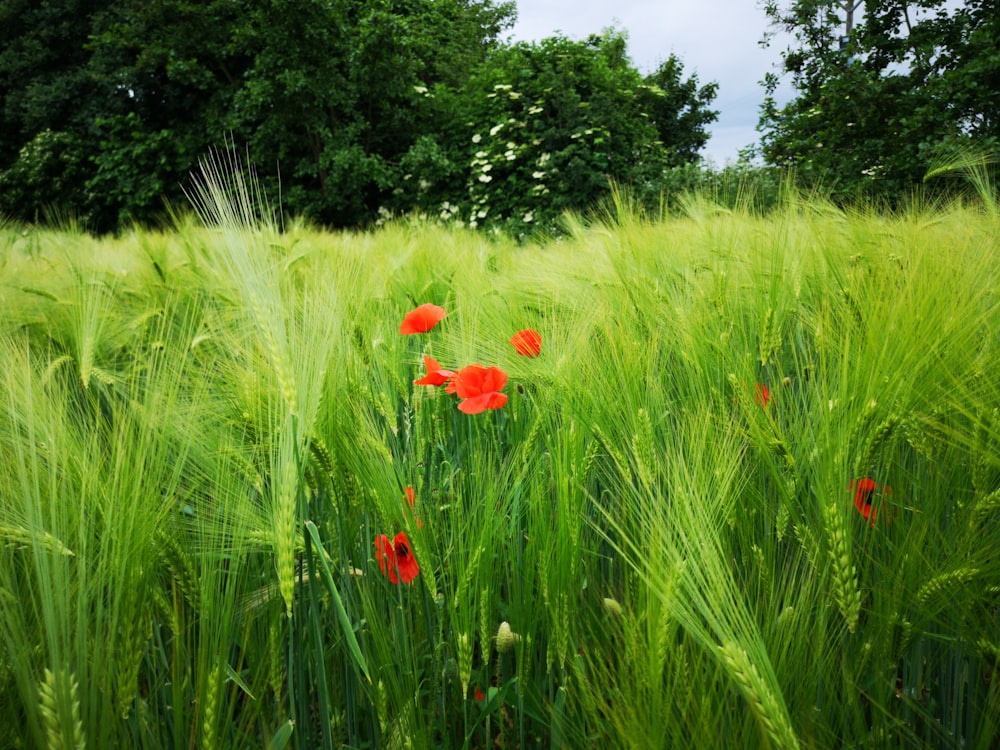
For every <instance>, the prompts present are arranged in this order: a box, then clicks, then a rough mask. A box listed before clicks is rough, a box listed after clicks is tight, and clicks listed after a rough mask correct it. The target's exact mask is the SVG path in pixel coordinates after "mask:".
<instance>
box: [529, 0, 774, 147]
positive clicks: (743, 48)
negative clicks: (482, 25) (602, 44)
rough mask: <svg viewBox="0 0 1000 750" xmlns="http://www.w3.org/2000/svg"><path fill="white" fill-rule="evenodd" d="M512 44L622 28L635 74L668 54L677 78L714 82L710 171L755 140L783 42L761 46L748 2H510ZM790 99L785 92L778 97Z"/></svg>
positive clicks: (761, 25)
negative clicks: (679, 69) (678, 69)
mask: <svg viewBox="0 0 1000 750" xmlns="http://www.w3.org/2000/svg"><path fill="white" fill-rule="evenodd" d="M517 15H518V18H517V23H516V24H515V25H514V28H513V29H512V30H511V32H510V36H511V39H512V40H513V41H536V40H539V39H543V38H545V37H548V36H552V35H553V34H554V33H556V32H557V31H558V32H561V33H562V34H564V35H565V36H568V37H569V38H571V39H585V38H586V37H587V36H588V35H590V34H595V33H599V32H600V31H601V30H602V29H605V28H607V27H609V26H614V27H615V28H617V29H619V30H621V31H625V32H626V33H627V34H628V39H629V44H628V46H629V55H630V57H631V58H632V62H633V63H634V64H635V66H636V67H637V68H638V69H639V70H640V71H641V72H642V73H651V72H652V71H653V70H655V68H656V67H657V65H659V63H660V62H662V61H663V60H665V59H667V58H668V57H669V56H670V54H671V53H673V54H675V55H677V57H678V58H680V61H681V63H682V64H683V66H684V77H685V78H686V77H688V76H690V75H691V74H695V75H697V76H698V83H699V84H700V85H703V84H706V83H709V82H711V81H716V82H717V83H718V84H719V92H718V95H717V96H716V98H715V101H714V102H713V103H712V108H713V109H716V110H718V111H719V119H718V120H717V121H716V122H715V123H713V124H712V125H711V126H710V130H711V134H712V137H711V139H710V140H709V142H708V145H707V146H706V147H705V149H704V151H703V152H702V153H703V154H704V156H706V157H707V158H709V159H711V160H712V161H713V162H715V164H716V165H717V166H724V165H725V163H726V162H727V161H735V160H736V158H737V155H738V152H739V150H740V149H741V148H743V147H745V146H748V145H749V144H751V143H754V142H756V141H757V139H758V136H759V134H758V133H757V132H756V130H755V127H756V125H757V121H758V119H759V108H760V104H761V102H762V101H763V100H764V88H763V87H762V86H761V85H760V81H761V80H763V78H764V75H765V74H766V73H768V72H777V70H776V69H775V68H774V65H775V63H777V62H779V61H780V59H781V56H780V52H781V50H782V49H783V48H784V46H785V45H784V44H782V42H781V41H780V38H778V39H776V40H775V41H774V42H772V44H771V46H770V47H769V48H767V49H762V48H761V47H760V45H759V43H758V42H759V41H760V39H761V37H762V36H764V33H765V32H766V31H768V26H767V19H766V17H765V16H764V11H763V10H762V9H761V7H760V4H759V3H758V2H755V0H518V2H517ZM788 98H791V96H790V89H787V88H783V89H782V90H780V91H779V95H778V99H779V101H781V100H782V99H788Z"/></svg>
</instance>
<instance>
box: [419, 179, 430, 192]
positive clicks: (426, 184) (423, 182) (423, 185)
mask: <svg viewBox="0 0 1000 750" xmlns="http://www.w3.org/2000/svg"><path fill="white" fill-rule="evenodd" d="M430 186H431V183H430V182H428V181H427V180H424V179H421V180H420V189H421V190H426V189H427V188H429V187H430Z"/></svg>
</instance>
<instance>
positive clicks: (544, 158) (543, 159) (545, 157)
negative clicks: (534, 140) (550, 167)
mask: <svg viewBox="0 0 1000 750" xmlns="http://www.w3.org/2000/svg"><path fill="white" fill-rule="evenodd" d="M550 158H552V154H542V155H541V156H539V157H538V166H542V165H543V164H544V163H545V162H547V161H548V160H549V159H550Z"/></svg>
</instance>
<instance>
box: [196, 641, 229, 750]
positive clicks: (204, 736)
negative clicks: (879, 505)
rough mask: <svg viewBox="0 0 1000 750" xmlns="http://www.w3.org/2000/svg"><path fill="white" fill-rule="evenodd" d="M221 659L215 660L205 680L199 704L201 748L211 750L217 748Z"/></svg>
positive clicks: (221, 683) (221, 679)
mask: <svg viewBox="0 0 1000 750" xmlns="http://www.w3.org/2000/svg"><path fill="white" fill-rule="evenodd" d="M223 675H224V673H223V669H222V659H221V657H220V658H217V659H216V662H215V667H214V668H213V669H212V672H211V673H210V674H209V675H208V677H207V679H206V680H205V692H204V694H203V700H202V702H201V747H203V748H206V750H212V748H216V747H218V746H219V742H218V737H217V736H216V726H217V723H218V711H219V699H220V698H221V696H222V686H223Z"/></svg>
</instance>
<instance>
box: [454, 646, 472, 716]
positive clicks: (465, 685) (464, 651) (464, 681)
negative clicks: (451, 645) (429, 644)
mask: <svg viewBox="0 0 1000 750" xmlns="http://www.w3.org/2000/svg"><path fill="white" fill-rule="evenodd" d="M456 640H457V642H456V644H455V655H456V657H457V658H458V681H459V682H460V683H461V685H462V699H463V700H464V699H465V698H466V696H468V694H469V680H471V679H472V639H471V638H469V634H468V633H459V634H458V636H457V638H456Z"/></svg>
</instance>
